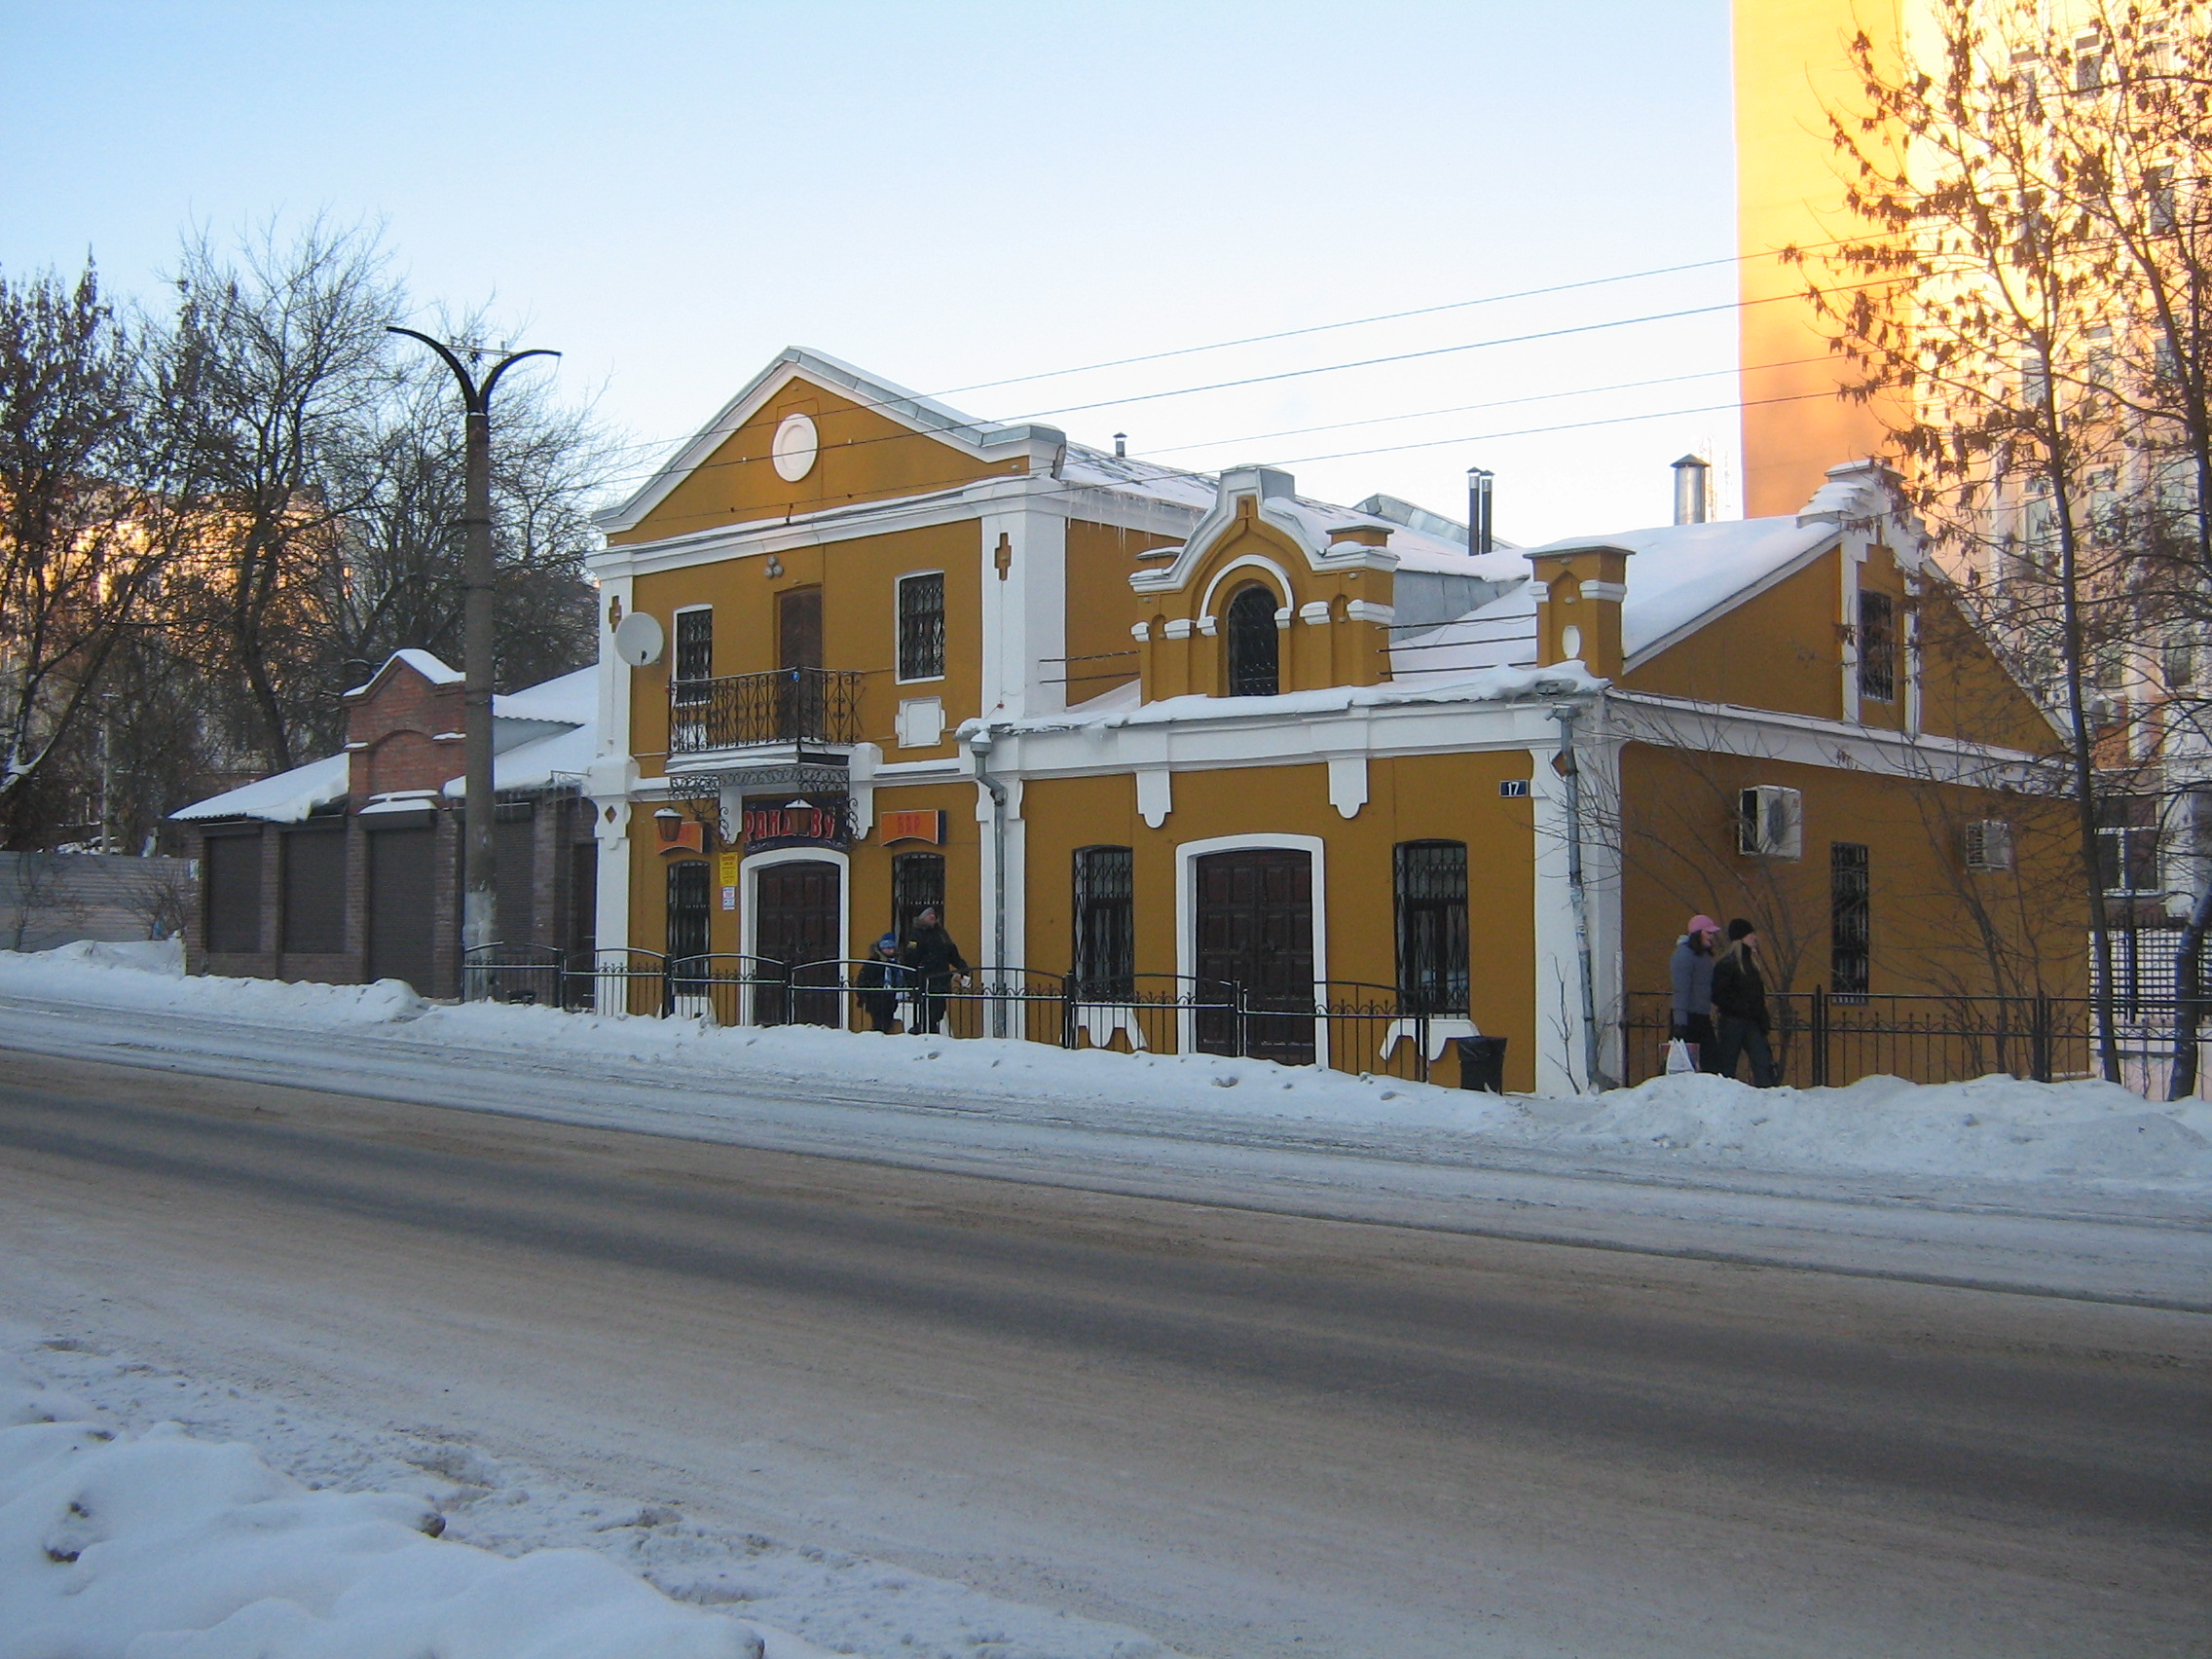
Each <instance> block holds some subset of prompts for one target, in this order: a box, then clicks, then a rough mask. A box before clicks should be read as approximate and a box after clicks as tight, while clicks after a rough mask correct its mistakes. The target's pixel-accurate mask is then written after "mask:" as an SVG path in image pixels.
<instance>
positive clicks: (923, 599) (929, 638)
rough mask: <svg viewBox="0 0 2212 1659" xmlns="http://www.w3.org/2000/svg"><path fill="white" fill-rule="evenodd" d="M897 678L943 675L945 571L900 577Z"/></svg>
mask: <svg viewBox="0 0 2212 1659" xmlns="http://www.w3.org/2000/svg"><path fill="white" fill-rule="evenodd" d="M899 678H900V679H901V680H941V679H943V678H944V572H943V571H926V572H924V573H923V574H921V575H918V576H901V577H900V578H899Z"/></svg>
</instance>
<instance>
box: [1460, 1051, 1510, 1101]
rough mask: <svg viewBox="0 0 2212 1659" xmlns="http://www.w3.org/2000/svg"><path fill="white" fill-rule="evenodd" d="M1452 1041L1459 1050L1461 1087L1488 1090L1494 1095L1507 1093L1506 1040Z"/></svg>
mask: <svg viewBox="0 0 2212 1659" xmlns="http://www.w3.org/2000/svg"><path fill="white" fill-rule="evenodd" d="M1452 1041H1453V1042H1454V1043H1455V1044H1456V1045H1457V1046H1458V1050H1459V1087H1460V1088H1486V1089H1488V1090H1489V1091H1490V1092H1491V1093H1493V1094H1503V1093H1504V1092H1505V1039H1504V1038H1502V1037H1455V1038H1453V1039H1452Z"/></svg>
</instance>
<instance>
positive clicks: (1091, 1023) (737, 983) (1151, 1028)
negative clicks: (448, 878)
mask: <svg viewBox="0 0 2212 1659" xmlns="http://www.w3.org/2000/svg"><path fill="white" fill-rule="evenodd" d="M873 966H881V965H880V964H873V965H871V964H868V963H865V962H857V961H826V962H805V963H797V964H785V963H781V962H774V961H770V960H768V959H767V958H764V957H755V956H731V955H710V956H681V957H669V956H663V955H660V954H659V953H657V952H654V951H650V950H635V949H611V950H601V951H594V952H589V953H571V952H563V951H560V950H557V949H554V948H552V947H550V946H546V945H530V944H525V945H508V944H493V945H485V946H482V947H481V948H478V949H475V950H471V951H468V952H467V953H465V957H464V960H463V963H462V967H461V994H462V996H463V998H464V999H465V1000H468V1001H471V1002H477V1001H491V1002H506V1003H524V1004H536V1005H539V1006H543V1007H548V1008H560V1009H571V1010H582V1011H593V1012H597V1013H601V1014H641V1015H647V1016H655V1017H669V1016H676V1017H685V1016H690V1017H698V1018H703V1019H707V1020H711V1021H712V1022H714V1023H715V1024H718V1025H756V1026H757V1025H818V1026H826V1027H830V1028H831V1029H835V1030H866V1029H870V1028H872V1027H874V1026H875V1025H876V1024H877V1016H878V1015H879V1014H881V1015H883V1016H885V1018H886V1019H887V1020H888V1022H889V1023H890V1024H891V1025H892V1026H893V1027H894V1028H895V1029H897V1030H900V1031H903V1032H909V1033H918V1032H923V1031H936V1032H939V1033H941V1034H942V1035H944V1036H948V1037H955V1038H973V1037H1008V1038H1018V1039H1021V1040H1023V1041H1026V1042H1031V1043H1044V1044H1049V1045H1051V1046H1052V1047H1055V1048H1062V1049H1084V1048H1090V1049H1108V1050H1114V1051H1120V1052H1124V1053H1161V1054H1177V1053H1213V1054H1226V1055H1241V1056H1247V1057H1252V1058H1262V1059H1276V1060H1283V1061H1287V1062H1289V1063H1292V1064H1300V1065H1313V1064H1320V1065H1323V1066H1325V1067H1327V1068H1329V1069H1331V1070H1334V1071H1346V1072H1359V1073H1367V1074H1370V1075H1374V1076H1386V1077H1396V1078H1403V1079H1405V1080H1407V1081H1409V1082H1417V1083H1419V1082H1426V1081H1427V1080H1428V1078H1429V1074H1430V1071H1431V1069H1432V1067H1435V1066H1437V1065H1438V1064H1439V1063H1440V1062H1442V1061H1444V1060H1445V1059H1446V1057H1447V1056H1448V1055H1449V1054H1450V1053H1451V1041H1452V1039H1453V1038H1455V1037H1459V1036H1472V1035H1474V1027H1473V1026H1472V1025H1471V1024H1470V1023H1469V1022H1468V1021H1467V1020H1466V1019H1465V1018H1464V1017H1460V1016H1454V1015H1449V1014H1435V1013H1432V1012H1430V1010H1429V1007H1428V1001H1427V999H1424V998H1420V997H1412V996H1406V995H1403V994H1401V993H1400V992H1399V991H1398V990H1396V989H1395V988H1394V987H1392V986H1388V985H1371V984H1362V983H1357V982H1354V981H1347V980H1325V981H1321V982H1319V983H1317V984H1316V985H1315V986H1314V995H1313V996H1312V998H1311V999H1310V1000H1306V999H1295V1000H1294V999H1285V998H1283V997H1280V996H1272V997H1268V998H1266V999H1260V998H1255V997H1252V996H1248V995H1247V994H1246V993H1245V991H1244V990H1243V988H1242V987H1241V986H1239V985H1236V984H1234V983H1231V982H1229V981H1226V980H1219V979H1200V978H1193V977H1187V976H1181V975H1173V974H1135V975H1129V976H1126V977H1122V978H1119V979H1117V980H1116V981H1114V982H1112V983H1110V984H1099V983H1086V982H1085V981H1083V980H1080V979H1078V978H1077V977H1075V976H1073V975H1068V974H1039V973H1035V972H1032V971H1029V970H1026V969H1019V968H994V967H988V966H986V967H980V968H977V969H975V970H974V971H973V972H971V973H970V974H968V975H967V976H965V977H954V978H949V979H944V980H940V981H938V982H936V983H924V982H922V981H920V980H918V979H916V978H915V977H913V976H912V975H911V974H910V973H909V972H908V971H907V970H905V969H903V968H899V967H896V966H894V967H892V968H891V971H890V975H889V976H888V977H889V982H888V983H870V980H871V979H872V978H873V976H872V975H870V974H867V973H866V972H865V971H866V970H867V969H869V968H870V967H873ZM1456 1076H1457V1074H1456V1071H1452V1072H1450V1073H1449V1078H1448V1080H1449V1081H1456Z"/></svg>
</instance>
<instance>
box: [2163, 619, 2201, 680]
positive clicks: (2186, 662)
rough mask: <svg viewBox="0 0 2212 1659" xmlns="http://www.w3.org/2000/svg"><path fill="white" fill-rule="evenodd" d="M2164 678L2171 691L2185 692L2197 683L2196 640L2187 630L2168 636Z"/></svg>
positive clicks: (2174, 632) (2182, 629)
mask: <svg viewBox="0 0 2212 1659" xmlns="http://www.w3.org/2000/svg"><path fill="white" fill-rule="evenodd" d="M2161 666H2162V668H2163V671H2164V672H2163V675H2162V678H2163V679H2164V681H2165V682H2166V689H2167V690H2169V691H2185V690H2187V689H2188V688H2189V687H2190V686H2192V685H2194V684H2195V683H2196V640H2195V638H2194V635H2192V634H2191V633H2190V631H2189V630H2188V629H2186V628H2176V629H2175V630H2173V632H2171V633H2169V634H2168V635H2167V636H2166V648H2165V654H2164V662H2163V664H2162V665H2161Z"/></svg>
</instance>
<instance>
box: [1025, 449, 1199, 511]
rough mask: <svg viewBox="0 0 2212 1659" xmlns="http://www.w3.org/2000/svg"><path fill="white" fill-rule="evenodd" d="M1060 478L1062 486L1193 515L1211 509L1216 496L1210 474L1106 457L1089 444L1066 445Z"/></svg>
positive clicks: (1117, 456)
mask: <svg viewBox="0 0 2212 1659" xmlns="http://www.w3.org/2000/svg"><path fill="white" fill-rule="evenodd" d="M1060 479H1061V481H1062V482H1063V483H1067V484H1081V485H1085V486H1088V488H1091V489H1094V490H1119V491H1121V492H1123V493H1124V494H1125V495H1132V496H1146V497H1150V498H1152V499H1154V500H1157V501H1166V502H1168V503H1169V504H1171V505H1173V506H1178V507H1186V508H1188V509H1190V510H1191V511H1192V512H1195V513H1202V512H1204V511H1205V510H1206V508H1208V507H1210V506H1212V505H1213V498H1214V494H1215V486H1214V479H1213V475H1212V474H1211V473H1206V472H1186V471H1184V470H1183V469H1182V468H1180V467H1175V466H1161V464H1160V463H1159V462H1158V461H1138V460H1136V459H1135V458H1134V457H1132V456H1125V455H1108V454H1107V453H1106V452H1105V451H1104V450H1094V449H1092V448H1090V447H1089V446H1088V444H1070V445H1068V451H1067V455H1066V457H1065V458H1064V459H1063V460H1062V461H1061V462H1060Z"/></svg>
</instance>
